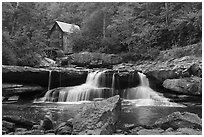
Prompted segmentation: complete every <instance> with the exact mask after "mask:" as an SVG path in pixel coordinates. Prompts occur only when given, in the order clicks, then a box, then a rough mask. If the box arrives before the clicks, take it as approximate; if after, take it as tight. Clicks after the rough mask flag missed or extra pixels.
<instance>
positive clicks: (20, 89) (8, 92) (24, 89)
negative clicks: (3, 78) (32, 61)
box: [2, 83, 44, 97]
mask: <svg viewBox="0 0 204 137" xmlns="http://www.w3.org/2000/svg"><path fill="white" fill-rule="evenodd" d="M43 91H44V88H43V87H41V86H34V85H18V84H5V83H3V84H2V95H3V96H4V97H10V96H21V97H23V96H26V95H29V96H30V95H33V96H35V95H37V94H41V93H42V92H43Z"/></svg>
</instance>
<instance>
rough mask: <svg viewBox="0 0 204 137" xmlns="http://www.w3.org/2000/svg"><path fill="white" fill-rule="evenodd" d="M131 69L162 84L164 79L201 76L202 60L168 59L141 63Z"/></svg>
mask: <svg viewBox="0 0 204 137" xmlns="http://www.w3.org/2000/svg"><path fill="white" fill-rule="evenodd" d="M194 64H195V65H194ZM131 68H132V69H133V70H138V71H141V72H143V73H144V74H146V75H147V76H148V78H151V79H152V81H154V83H156V84H162V83H163V81H164V80H166V79H175V78H180V77H190V76H191V75H194V76H201V74H202V72H201V70H202V58H201V57H195V56H184V57H181V58H170V59H168V60H159V61H147V62H145V61H143V62H142V63H140V64H136V65H134V66H133V67H131ZM187 70H188V71H187ZM185 72H187V73H185Z"/></svg>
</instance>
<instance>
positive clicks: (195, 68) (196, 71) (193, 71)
mask: <svg viewBox="0 0 204 137" xmlns="http://www.w3.org/2000/svg"><path fill="white" fill-rule="evenodd" d="M187 71H188V72H189V74H190V75H194V76H197V77H202V69H201V68H200V66H199V64H196V63H195V64H193V65H191V66H190V68H189V69H188V70H187Z"/></svg>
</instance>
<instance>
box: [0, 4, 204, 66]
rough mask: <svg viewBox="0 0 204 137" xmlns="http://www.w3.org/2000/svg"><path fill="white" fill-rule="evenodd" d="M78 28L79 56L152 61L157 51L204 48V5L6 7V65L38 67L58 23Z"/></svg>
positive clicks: (4, 53)
mask: <svg viewBox="0 0 204 137" xmlns="http://www.w3.org/2000/svg"><path fill="white" fill-rule="evenodd" d="M56 20H58V21H62V22H67V23H73V24H77V25H79V26H80V28H81V32H80V33H77V34H74V36H73V37H72V44H73V46H74V50H75V52H80V51H91V52H104V53H115V54H119V55H121V56H122V57H123V58H124V61H129V60H133V61H137V60H144V59H154V58H155V57H156V56H157V55H158V53H159V51H161V50H166V49H170V48H172V47H175V46H177V47H179V46H186V45H189V44H195V43H198V42H201V39H202V3H199V2H195V3H187V2H183V3H182V2H173V3H171V2H160V3H155V2H151V3H142V2H141V3H138V2H135V3H131V2H123V3H120V2H115V3H111V2H109V3H105V2H98V3H97V2H96V3H94V2H93V3H76V2H75V3H73V2H70V3H63V2H55V3H54V2H50V3H33V2H29V3H24V2H18V3H17V2H3V3H2V55H3V58H2V59H3V64H11V65H29V66H35V65H36V64H38V61H39V59H38V56H37V55H39V54H42V53H41V52H42V50H43V49H45V48H46V47H47V46H48V35H47V34H48V32H49V30H50V28H51V26H52V25H53V23H54V21H56Z"/></svg>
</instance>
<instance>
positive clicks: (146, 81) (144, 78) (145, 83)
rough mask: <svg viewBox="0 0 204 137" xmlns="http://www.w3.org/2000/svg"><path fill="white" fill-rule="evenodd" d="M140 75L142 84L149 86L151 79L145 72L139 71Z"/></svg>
mask: <svg viewBox="0 0 204 137" xmlns="http://www.w3.org/2000/svg"><path fill="white" fill-rule="evenodd" d="M138 74H139V77H140V86H147V87H149V80H148V78H147V77H146V75H145V74H143V73H140V72H138Z"/></svg>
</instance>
